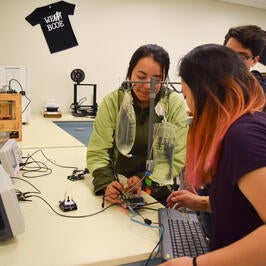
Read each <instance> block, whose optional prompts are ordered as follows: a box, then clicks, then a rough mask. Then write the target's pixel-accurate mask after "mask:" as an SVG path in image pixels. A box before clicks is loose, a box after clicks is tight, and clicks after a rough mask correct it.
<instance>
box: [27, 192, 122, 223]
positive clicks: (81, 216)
mask: <svg viewBox="0 0 266 266" xmlns="http://www.w3.org/2000/svg"><path fill="white" fill-rule="evenodd" d="M28 197H29V198H30V197H35V198H39V199H41V200H42V201H44V202H45V203H46V204H47V205H48V206H49V207H50V209H51V210H52V211H53V212H54V213H55V214H57V215H59V216H62V217H65V218H86V217H91V216H94V215H96V214H99V213H101V212H104V211H105V210H107V209H109V208H110V207H113V206H115V205H117V204H116V203H114V204H111V205H109V206H107V207H106V208H104V209H102V210H100V211H98V212H95V213H92V214H86V215H65V214H62V213H59V212H57V211H56V210H55V209H54V208H53V207H52V206H51V205H50V204H49V203H48V202H47V201H46V200H45V199H44V198H42V197H40V196H38V195H29V196H28Z"/></svg>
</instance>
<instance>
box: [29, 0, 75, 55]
mask: <svg viewBox="0 0 266 266" xmlns="http://www.w3.org/2000/svg"><path fill="white" fill-rule="evenodd" d="M74 10H75V5H74V4H70V3H67V2H65V1H59V2H56V3H53V4H50V5H47V6H43V7H39V8H36V9H35V10H34V11H33V12H32V13H31V14H29V15H28V16H27V17H26V18H25V19H26V20H27V21H28V22H29V23H30V24H31V25H32V26H35V25H37V24H40V25H41V28H42V31H43V34H44V37H45V39H46V42H47V44H48V47H49V49H50V52H51V53H55V52H59V51H62V50H65V49H68V48H71V47H74V46H76V45H78V42H77V39H76V37H75V34H74V32H73V30H72V27H71V24H70V21H69V18H68V15H73V14H74Z"/></svg>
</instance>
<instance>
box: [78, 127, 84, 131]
mask: <svg viewBox="0 0 266 266" xmlns="http://www.w3.org/2000/svg"><path fill="white" fill-rule="evenodd" d="M75 130H77V131H85V130H86V128H85V127H76V128H75Z"/></svg>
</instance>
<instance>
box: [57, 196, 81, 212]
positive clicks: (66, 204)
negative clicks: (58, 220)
mask: <svg viewBox="0 0 266 266" xmlns="http://www.w3.org/2000/svg"><path fill="white" fill-rule="evenodd" d="M59 207H60V209H61V210H62V211H64V212H68V211H75V210H77V209H78V206H77V204H76V203H75V202H74V200H72V199H70V197H69V196H68V197H67V199H65V200H62V201H59Z"/></svg>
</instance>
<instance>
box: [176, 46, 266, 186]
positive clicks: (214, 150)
mask: <svg viewBox="0 0 266 266" xmlns="http://www.w3.org/2000/svg"><path fill="white" fill-rule="evenodd" d="M179 75H180V76H181V78H182V80H183V81H184V82H185V83H186V84H187V85H188V86H189V88H190V90H191V93H192V95H193V99H194V106H195V111H194V114H193V121H192V123H191V126H190V129H189V134H188V141H187V158H186V178H189V183H190V184H192V186H193V187H197V186H200V185H203V184H206V183H209V182H210V181H211V178H212V176H213V175H214V174H215V172H216V166H217V161H218V159H219V155H220V148H221V143H222V140H223V138H224V135H225V134H226V132H227V130H228V128H229V127H230V125H232V123H233V122H234V121H235V120H236V119H238V118H239V117H240V116H241V115H243V114H244V113H249V112H254V111H257V110H258V111H261V110H262V109H263V106H264V105H265V96H264V93H263V90H262V88H261V86H260V85H259V83H258V81H257V80H256V79H255V78H254V76H253V75H252V74H251V73H250V72H249V71H248V69H247V67H246V66H245V64H244V63H243V60H241V58H240V57H239V56H238V55H237V53H235V52H234V51H232V50H231V49H229V48H227V47H225V46H222V45H216V44H205V45H201V46H198V47H196V48H194V49H193V50H192V51H190V52H189V53H188V54H187V55H186V56H185V57H184V58H183V59H182V60H181V63H180V67H179Z"/></svg>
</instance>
